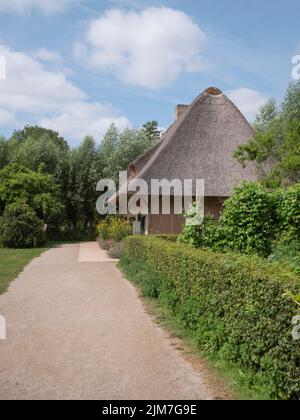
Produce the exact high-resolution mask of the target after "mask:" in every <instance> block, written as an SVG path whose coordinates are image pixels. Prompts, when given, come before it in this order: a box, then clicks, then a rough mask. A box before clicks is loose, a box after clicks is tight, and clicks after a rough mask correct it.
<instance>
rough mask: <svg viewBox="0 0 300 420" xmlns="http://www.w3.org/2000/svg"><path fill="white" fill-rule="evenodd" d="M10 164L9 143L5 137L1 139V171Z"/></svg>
mask: <svg viewBox="0 0 300 420" xmlns="http://www.w3.org/2000/svg"><path fill="white" fill-rule="evenodd" d="M8 163H9V152H8V143H7V141H6V140H5V138H4V137H0V169H2V168H4V166H6V165H7V164H8Z"/></svg>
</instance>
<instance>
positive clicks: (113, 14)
mask: <svg viewBox="0 0 300 420" xmlns="http://www.w3.org/2000/svg"><path fill="white" fill-rule="evenodd" d="M87 44H88V46H89V49H90V51H89V54H88V57H87V62H88V63H89V65H90V66H92V67H93V68H94V69H96V70H99V71H102V72H107V73H112V74H113V75H114V76H115V77H117V78H118V79H119V80H121V81H122V82H125V83H128V84H132V85H137V86H141V87H146V88H150V89H157V88H160V87H163V86H165V85H168V84H170V83H171V82H173V81H174V80H176V79H177V78H178V77H179V76H180V74H181V73H182V72H195V71H200V70H201V69H202V68H203V64H202V58H201V55H200V54H201V52H202V51H203V48H204V46H205V44H206V35H205V34H204V32H202V31H201V29H200V28H199V27H198V26H197V25H196V24H195V23H194V22H193V21H192V19H191V18H190V17H189V16H187V15H186V14H185V13H183V12H181V11H177V10H173V9H169V8H166V7H151V8H148V9H146V10H143V11H142V12H136V11H130V12H125V11H121V10H118V9H113V10H109V11H106V13H105V14H104V15H103V16H102V17H100V18H98V19H95V20H92V21H91V22H90V25H89V29H88V32H87ZM78 49H79V47H78V46H75V52H76V51H77V52H78ZM81 50H82V48H81Z"/></svg>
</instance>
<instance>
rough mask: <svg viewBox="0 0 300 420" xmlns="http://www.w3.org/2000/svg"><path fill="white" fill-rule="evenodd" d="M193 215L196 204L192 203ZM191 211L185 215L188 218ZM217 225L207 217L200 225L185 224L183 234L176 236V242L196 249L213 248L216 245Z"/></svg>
mask: <svg viewBox="0 0 300 420" xmlns="http://www.w3.org/2000/svg"><path fill="white" fill-rule="evenodd" d="M191 211H192V212H193V213H195V212H196V211H197V204H196V203H194V204H193V207H192V209H191ZM191 211H189V212H187V213H186V214H185V217H187V218H188V217H189V215H190V214H191ZM217 234H218V225H217V224H216V223H214V222H213V220H212V218H211V217H210V216H207V217H206V218H205V220H204V222H203V224H201V225H197V224H196V225H194V224H189V223H186V224H185V226H184V228H183V232H182V233H181V234H180V235H179V236H178V239H177V240H178V242H181V243H185V244H189V245H192V246H194V247H196V248H198V247H204V248H205V247H208V248H209V247H214V246H215V245H216V243H217Z"/></svg>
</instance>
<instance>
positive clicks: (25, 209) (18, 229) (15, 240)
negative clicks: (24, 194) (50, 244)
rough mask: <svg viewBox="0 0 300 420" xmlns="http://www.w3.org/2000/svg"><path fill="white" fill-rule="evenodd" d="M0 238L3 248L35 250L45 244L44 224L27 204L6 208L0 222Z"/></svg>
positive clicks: (12, 205) (17, 204)
mask: <svg viewBox="0 0 300 420" xmlns="http://www.w3.org/2000/svg"><path fill="white" fill-rule="evenodd" d="M0 237H1V242H2V243H3V245H4V246H7V247H11V248H36V247H38V246H40V245H42V244H43V243H45V240H46V237H45V232H44V224H43V222H42V221H41V220H40V219H39V218H38V217H37V215H36V213H35V212H34V210H32V209H31V208H30V207H29V206H28V205H27V204H24V203H18V202H17V203H15V204H11V205H9V206H6V208H5V210H4V213H3V216H2V218H1V221H0Z"/></svg>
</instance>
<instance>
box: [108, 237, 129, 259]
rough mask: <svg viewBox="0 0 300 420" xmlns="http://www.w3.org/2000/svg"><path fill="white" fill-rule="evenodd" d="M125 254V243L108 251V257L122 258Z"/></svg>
mask: <svg viewBox="0 0 300 420" xmlns="http://www.w3.org/2000/svg"><path fill="white" fill-rule="evenodd" d="M124 252H125V243H124V241H122V242H119V243H114V244H112V246H111V248H109V249H108V255H109V256H110V257H112V258H118V259H120V258H122V256H123V255H124Z"/></svg>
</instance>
